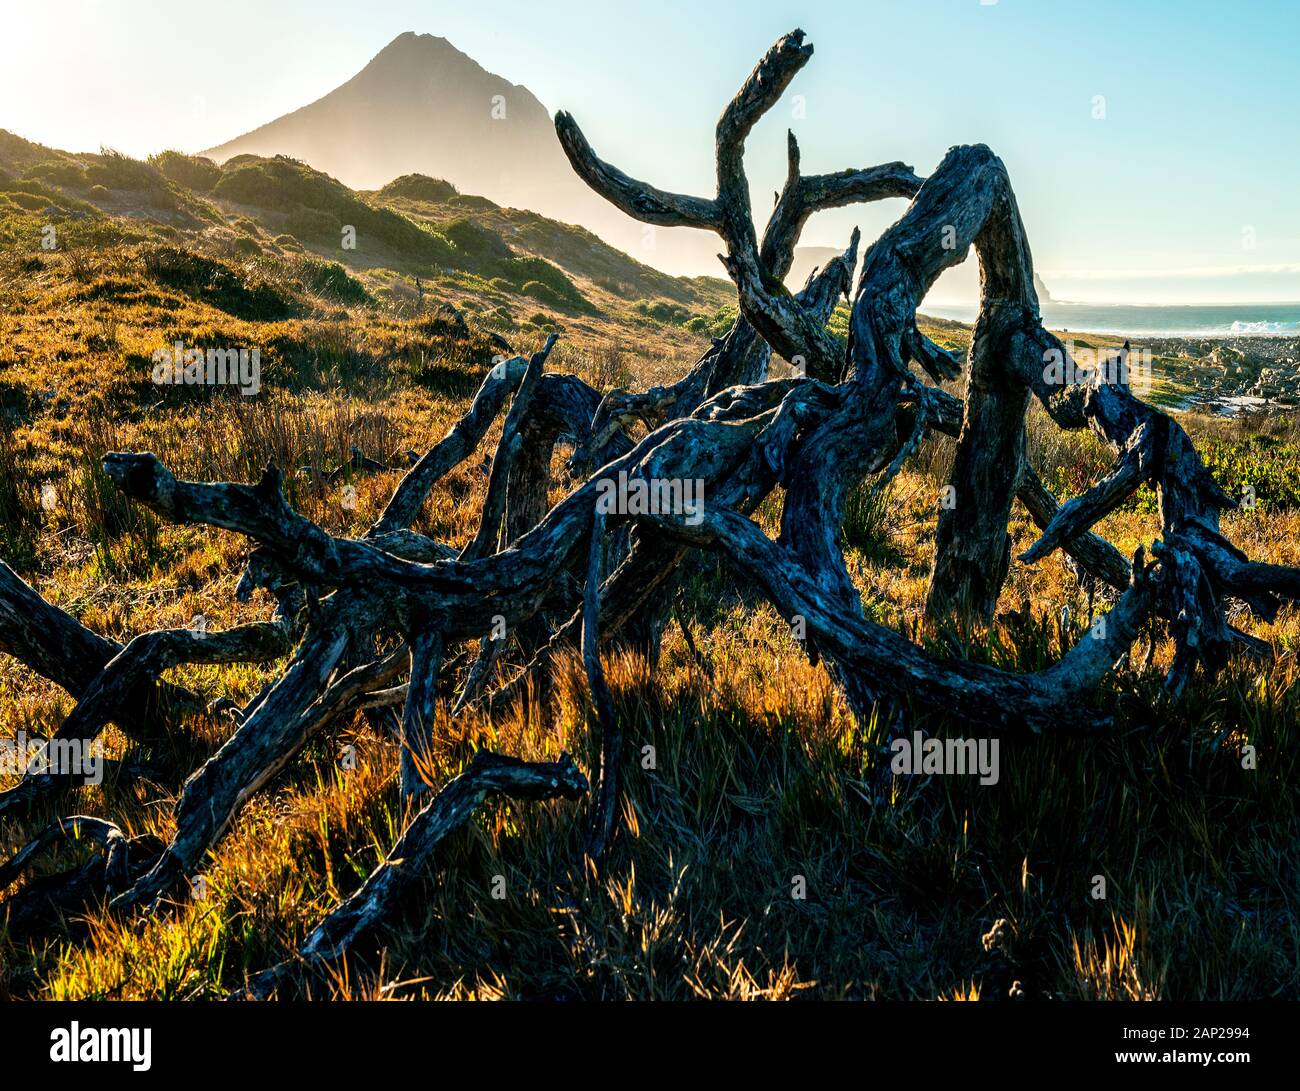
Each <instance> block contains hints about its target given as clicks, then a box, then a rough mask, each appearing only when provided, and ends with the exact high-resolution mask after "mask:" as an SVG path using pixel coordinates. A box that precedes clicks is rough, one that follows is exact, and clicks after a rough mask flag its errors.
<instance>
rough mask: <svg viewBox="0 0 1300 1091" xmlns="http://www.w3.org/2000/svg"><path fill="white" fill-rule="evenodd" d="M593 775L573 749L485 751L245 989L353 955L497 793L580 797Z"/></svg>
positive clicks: (254, 991)
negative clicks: (524, 756) (543, 756)
mask: <svg viewBox="0 0 1300 1091" xmlns="http://www.w3.org/2000/svg"><path fill="white" fill-rule="evenodd" d="M586 791H587V779H586V777H584V776H583V775H582V773H581V772H580V771H579V770H578V767H577V766H576V765H575V764H574V763H573V759H572V758H571V757H569V755H568V754H561V755H560V757H559V760H558V761H554V762H528V761H520V760H519V759H517V758H512V757H506V756H503V755H500V754H493V753H490V752H489V751H486V750H480V751H478V752H477V753H476V754H475V755H474V760H473V761H472V762H471V763H470V766H469V768H468V769H466V770H465V772H463V773H461V774H460V775H459V776H457V777H455V778H453V779H452V780H450V781H448V783H447V784H446V786H445V787H444V788H443V789H442V790H441V791H440V792H438V794H437V795H435V796H434V797H433V799H431V800H430V801H429V802H428V803H427V804H425V806H424V808H423V810H421V811H420V812H419V814H417V815H416V816H415V817H414V818H413V819H412V820H411V823H410V825H408V826H407V827H406V831H405V832H404V833H403V834H402V836H401V838H400V839H399V840H398V842H397V844H395V845H394V846H393V849H392V851H391V852H390V853H389V854H388V856H387V858H386V859H385V860H384V862H383V863H382V864H380V865H379V866H378V867H377V868H375V870H374V871H372V872H371V873H370V876H369V878H367V879H366V881H365V883H363V884H362V886H361V887H360V889H358V890H357V891H356V892H355V893H354V894H352V895H351V896H350V897H348V898H346V899H345V900H344V901H343V902H342V903H340V905H339V906H338V908H336V909H335V910H333V911H332V912H331V913H330V914H329V915H328V916H327V917H325V919H324V920H322V921H321V922H320V924H318V925H317V926H316V927H315V928H314V929H313V930H312V933H311V935H309V936H308V937H307V940H306V942H304V943H303V945H302V947H301V948H300V949H299V951H298V953H297V958H296V959H293V960H289V961H286V962H282V963H280V964H279V965H277V966H273V967H271V968H270V969H268V970H264V971H262V972H261V973H259V974H257V975H256V976H254V977H252V978H250V979H249V981H248V984H247V986H246V987H245V991H244V995H247V996H249V997H265V996H268V995H269V994H270V993H271V992H273V991H274V990H275V989H277V988H278V987H280V986H281V985H282V984H284V983H285V981H286V980H288V979H289V978H290V977H292V976H293V974H294V973H296V972H298V971H300V970H313V969H319V968H321V967H322V966H324V965H327V964H329V963H331V962H336V961H338V960H339V959H342V958H343V957H345V956H346V955H347V954H348V953H349V952H350V951H351V950H352V948H353V945H354V944H355V943H356V941H357V940H359V939H361V938H362V937H364V936H366V935H367V934H369V933H372V932H373V931H374V930H375V929H376V928H378V927H379V926H381V925H382V924H384V923H385V922H386V921H387V920H389V919H390V917H391V916H392V914H393V913H394V912H395V911H396V910H397V909H398V908H399V907H400V905H401V904H402V899H403V897H404V895H405V894H406V893H407V892H408V891H409V890H410V889H411V888H412V886H414V885H415V884H416V883H418V882H419V881H420V880H421V879H422V878H423V877H425V876H426V875H427V873H428V871H429V867H430V861H431V860H432V858H433V855H434V853H435V852H436V850H437V848H438V846H439V845H441V844H442V843H443V841H445V840H446V839H447V837H448V836H449V835H450V834H452V833H455V832H456V831H457V830H458V829H460V828H461V827H462V826H464V825H465V824H466V823H467V822H468V821H469V820H470V819H471V818H472V817H473V816H474V813H475V812H476V811H477V810H478V809H479V808H480V807H481V806H482V805H483V803H484V802H485V801H486V800H487V799H489V798H490V797H492V796H505V797H507V798H509V799H516V800H545V799H570V800H572V799H578V798H579V797H580V796H582V795H583V794H584V793H585V792H586Z"/></svg>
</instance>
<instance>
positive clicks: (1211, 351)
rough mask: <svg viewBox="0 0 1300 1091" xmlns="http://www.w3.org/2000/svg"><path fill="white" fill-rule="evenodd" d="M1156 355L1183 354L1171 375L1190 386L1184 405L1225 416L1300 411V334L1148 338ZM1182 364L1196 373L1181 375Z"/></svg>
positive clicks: (1145, 343)
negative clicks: (1286, 335)
mask: <svg viewBox="0 0 1300 1091" xmlns="http://www.w3.org/2000/svg"><path fill="white" fill-rule="evenodd" d="M1141 344H1142V347H1143V348H1148V349H1150V350H1151V352H1152V354H1153V355H1155V356H1156V357H1165V358H1175V357H1176V358H1178V361H1179V365H1180V366H1179V367H1177V368H1176V369H1175V373H1174V374H1171V375H1170V376H1169V377H1170V378H1171V379H1174V380H1176V381H1181V383H1185V384H1186V385H1187V386H1188V387H1189V388H1190V389H1189V393H1188V394H1187V397H1186V399H1185V400H1184V402H1183V403H1182V404H1181V405H1179V406H1178V408H1180V409H1184V410H1188V409H1196V410H1200V411H1202V412H1213V413H1217V414H1220V415H1224V416H1234V415H1236V414H1239V413H1250V412H1269V411H1279V412H1294V411H1295V410H1297V409H1300V337H1267V336H1265V337H1260V336H1215V337H1155V338H1143V339H1142V340H1141ZM1182 367H1185V368H1187V369H1191V370H1192V372H1193V374H1192V375H1182V374H1178V373H1177V372H1178V371H1181V369H1182Z"/></svg>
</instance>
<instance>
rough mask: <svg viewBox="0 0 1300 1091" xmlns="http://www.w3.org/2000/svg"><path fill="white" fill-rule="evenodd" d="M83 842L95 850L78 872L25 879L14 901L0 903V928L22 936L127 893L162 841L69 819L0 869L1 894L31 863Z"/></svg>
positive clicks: (99, 821)
mask: <svg viewBox="0 0 1300 1091" xmlns="http://www.w3.org/2000/svg"><path fill="white" fill-rule="evenodd" d="M73 841H86V842H88V843H90V844H92V845H94V846H96V847H97V848H98V849H99V850H100V854H99V855H96V856H94V857H92V858H91V859H90V860H88V861H86V862H85V863H84V864H81V865H79V866H77V867H74V868H72V869H70V870H68V871H63V872H58V873H56V874H53V875H44V876H41V877H39V878H37V879H33V880H28V882H27V883H26V884H25V885H24V886H23V887H22V889H21V890H20V891H18V893H17V894H15V895H14V896H12V897H10V898H7V899H6V900H5V901H4V902H0V927H3V928H5V929H7V930H8V931H9V932H10V933H11V934H13V935H25V934H28V933H30V932H32V931H35V930H37V929H39V928H41V927H43V926H45V925H46V924H48V923H49V922H50V921H52V920H55V919H67V918H69V917H72V916H75V915H76V914H79V913H81V912H83V911H84V910H86V909H87V908H89V907H90V906H91V905H92V904H93V903H94V902H95V901H98V900H100V899H102V898H104V897H105V896H111V895H113V894H116V893H117V892H119V891H121V890H125V889H127V888H128V887H129V886H130V885H131V884H132V883H133V882H134V881H135V880H136V879H137V878H139V876H140V875H141V874H143V872H144V871H145V870H147V869H148V867H149V866H150V865H151V864H152V862H153V861H154V860H155V859H157V857H158V854H159V852H161V851H162V842H161V841H160V840H159V839H158V838H156V837H154V836H153V835H151V834H144V835H141V836H139V837H127V836H126V835H125V834H123V833H122V830H121V829H120V828H119V827H118V826H117V825H116V824H115V823H113V822H109V821H107V820H106V819H103V818H95V817H93V816H90V815H71V816H69V817H68V818H59V819H56V820H55V821H53V822H51V823H50V824H49V825H48V826H46V827H45V828H44V829H43V830H41V832H40V833H38V834H37V835H36V836H35V837H34V838H32V839H31V840H30V841H28V842H27V844H25V845H24V846H23V847H22V848H20V849H19V850H18V851H17V852H16V853H15V854H14V855H13V856H12V857H11V858H10V859H9V860H8V861H7V862H5V863H4V864H0V894H3V893H4V891H5V890H7V889H8V888H9V887H10V886H12V885H13V884H14V883H15V882H16V881H17V880H18V879H19V878H20V877H21V876H22V875H23V873H24V872H25V871H26V870H27V869H28V868H29V867H30V866H31V865H32V863H33V862H34V861H35V860H36V858H37V857H38V856H39V855H40V854H41V853H43V852H45V851H46V850H47V849H49V848H51V847H52V846H54V845H57V844H62V843H66V842H73Z"/></svg>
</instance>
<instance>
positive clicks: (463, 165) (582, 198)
mask: <svg viewBox="0 0 1300 1091" xmlns="http://www.w3.org/2000/svg"><path fill="white" fill-rule="evenodd" d="M203 154H204V155H205V156H206V157H209V158H211V159H214V160H216V161H217V162H225V161H226V160H229V159H232V158H235V157H237V156H241V155H248V154H252V155H259V156H274V155H288V156H291V157H293V158H295V159H301V160H302V161H303V162H305V163H308V164H310V165H311V166H313V167H315V168H316V169H318V170H321V171H324V172H325V173H327V174H330V175H333V176H334V177H336V178H338V179H340V180H341V181H343V182H345V183H347V184H348V185H349V186H352V187H354V188H357V189H377V188H379V187H381V186H383V185H385V184H387V183H388V182H389V181H391V180H392V179H394V178H398V177H400V176H402V175H405V174H426V175H430V176H433V177H436V178H443V179H446V180H447V181H449V182H451V183H452V184H453V185H455V186H456V187H457V188H458V189H460V190H462V191H464V192H466V193H474V194H481V195H482V196H484V197H487V198H489V199H490V200H492V201H494V202H495V203H497V204H499V205H505V206H511V207H514V208H519V209H530V210H532V211H534V212H536V213H539V214H541V215H544V216H547V217H549V218H551V219H555V220H560V221H562V222H565V223H572V224H581V225H583V226H584V227H586V228H588V229H589V230H591V231H593V232H594V233H595V234H597V235H599V236H600V237H601V238H603V239H604V240H605V241H606V242H609V243H611V244H612V245H614V246H616V247H617V248H619V249H620V250H625V251H627V252H629V253H635V254H640V255H641V256H643V257H644V258H645V259H646V261H647V262H649V263H650V264H653V265H654V266H656V267H657V268H660V269H664V270H667V271H669V272H674V273H693V274H695V273H700V272H704V273H710V274H711V273H713V272H714V271H717V272H718V274H719V275H721V268H720V266H719V265H718V261H717V258H716V254H717V252H718V246H717V242H716V240H715V239H713V238H712V237H711V236H710V235H709V233H707V232H701V231H691V230H687V229H684V228H662V229H659V230H658V231H657V232H656V233H655V235H654V236H653V246H652V247H651V246H647V236H646V235H645V233H644V232H643V230H642V226H641V224H639V223H637V222H636V221H634V220H632V219H631V218H629V217H627V216H624V215H623V214H622V213H621V212H619V211H618V210H616V209H614V208H612V207H611V206H610V205H609V204H608V203H606V202H605V201H603V200H601V199H600V198H599V197H597V196H596V195H595V194H593V193H592V192H591V191H590V190H589V189H588V188H587V186H586V185H585V184H584V183H583V182H582V181H581V180H579V179H578V177H577V176H576V175H575V174H574V172H573V169H572V168H571V167H570V165H569V162H568V160H567V159H566V158H565V155H564V153H563V151H562V150H561V148H560V144H559V141H558V140H557V139H556V136H555V130H554V128H553V126H552V124H551V118H550V115H549V114H548V112H547V109H546V107H545V106H543V105H542V103H541V102H539V101H538V99H537V97H536V96H535V95H534V94H533V93H532V92H531V91H529V90H528V88H527V87H524V86H522V85H520V84H514V83H511V82H510V81H509V80H507V79H505V78H504V77H502V76H498V75H496V74H494V73H491V72H488V71H487V70H485V69H484V68H483V67H482V66H481V65H479V64H478V63H477V62H476V61H474V60H473V58H471V57H469V56H467V55H466V54H464V53H462V52H461V51H460V50H458V49H457V48H456V47H455V46H454V45H452V44H451V43H450V42H448V41H447V40H446V39H445V38H438V37H435V36H433V35H431V34H415V33H412V32H407V33H405V34H401V35H399V36H398V37H397V38H395V39H393V41H392V42H390V43H389V44H388V45H387V46H385V47H384V49H382V50H381V51H380V52H379V53H378V54H376V56H375V57H374V58H373V59H371V61H370V62H369V63H368V64H367V65H366V66H365V67H364V68H363V69H362V70H361V71H360V72H358V73H357V75H356V76H354V77H353V78H352V79H350V80H348V81H347V82H346V83H344V84H342V85H341V86H340V87H337V88H336V89H335V90H333V91H331V92H330V93H329V94H327V95H325V96H324V97H323V98H320V99H318V100H317V101H315V102H312V103H309V104H308V105H305V106H303V107H301V108H300V109H298V110H295V111H293V112H292V113H290V114H286V115H285V116H283V117H280V118H276V119H274V120H273V121H269V122H267V123H266V124H265V125H262V126H261V127H259V128H257V129H254V130H253V131H252V132H250V133H245V134H244V135H242V136H238V137H235V138H233V139H231V140H228V141H226V142H225V143H224V144H221V145H219V146H217V147H214V148H211V149H209V150H208V151H206V152H204V153H203Z"/></svg>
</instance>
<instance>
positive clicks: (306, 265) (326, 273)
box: [297, 258, 370, 304]
mask: <svg viewBox="0 0 1300 1091" xmlns="http://www.w3.org/2000/svg"><path fill="white" fill-rule="evenodd" d="M297 274H298V281H299V283H300V284H302V286H303V287H304V288H306V289H307V290H308V291H309V292H313V293H315V294H316V295H319V296H325V297H327V298H329V299H333V300H336V301H338V302H339V303H345V304H348V303H369V302H370V293H369V292H367V291H366V287H365V285H364V284H362V283H361V281H359V280H357V279H356V277H354V276H351V275H350V274H349V273H348V271H347V270H346V269H344V268H343V266H341V265H340V264H339V263H338V262H335V261H317V260H316V259H315V258H303V259H302V261H301V262H299V263H298V266H297Z"/></svg>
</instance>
